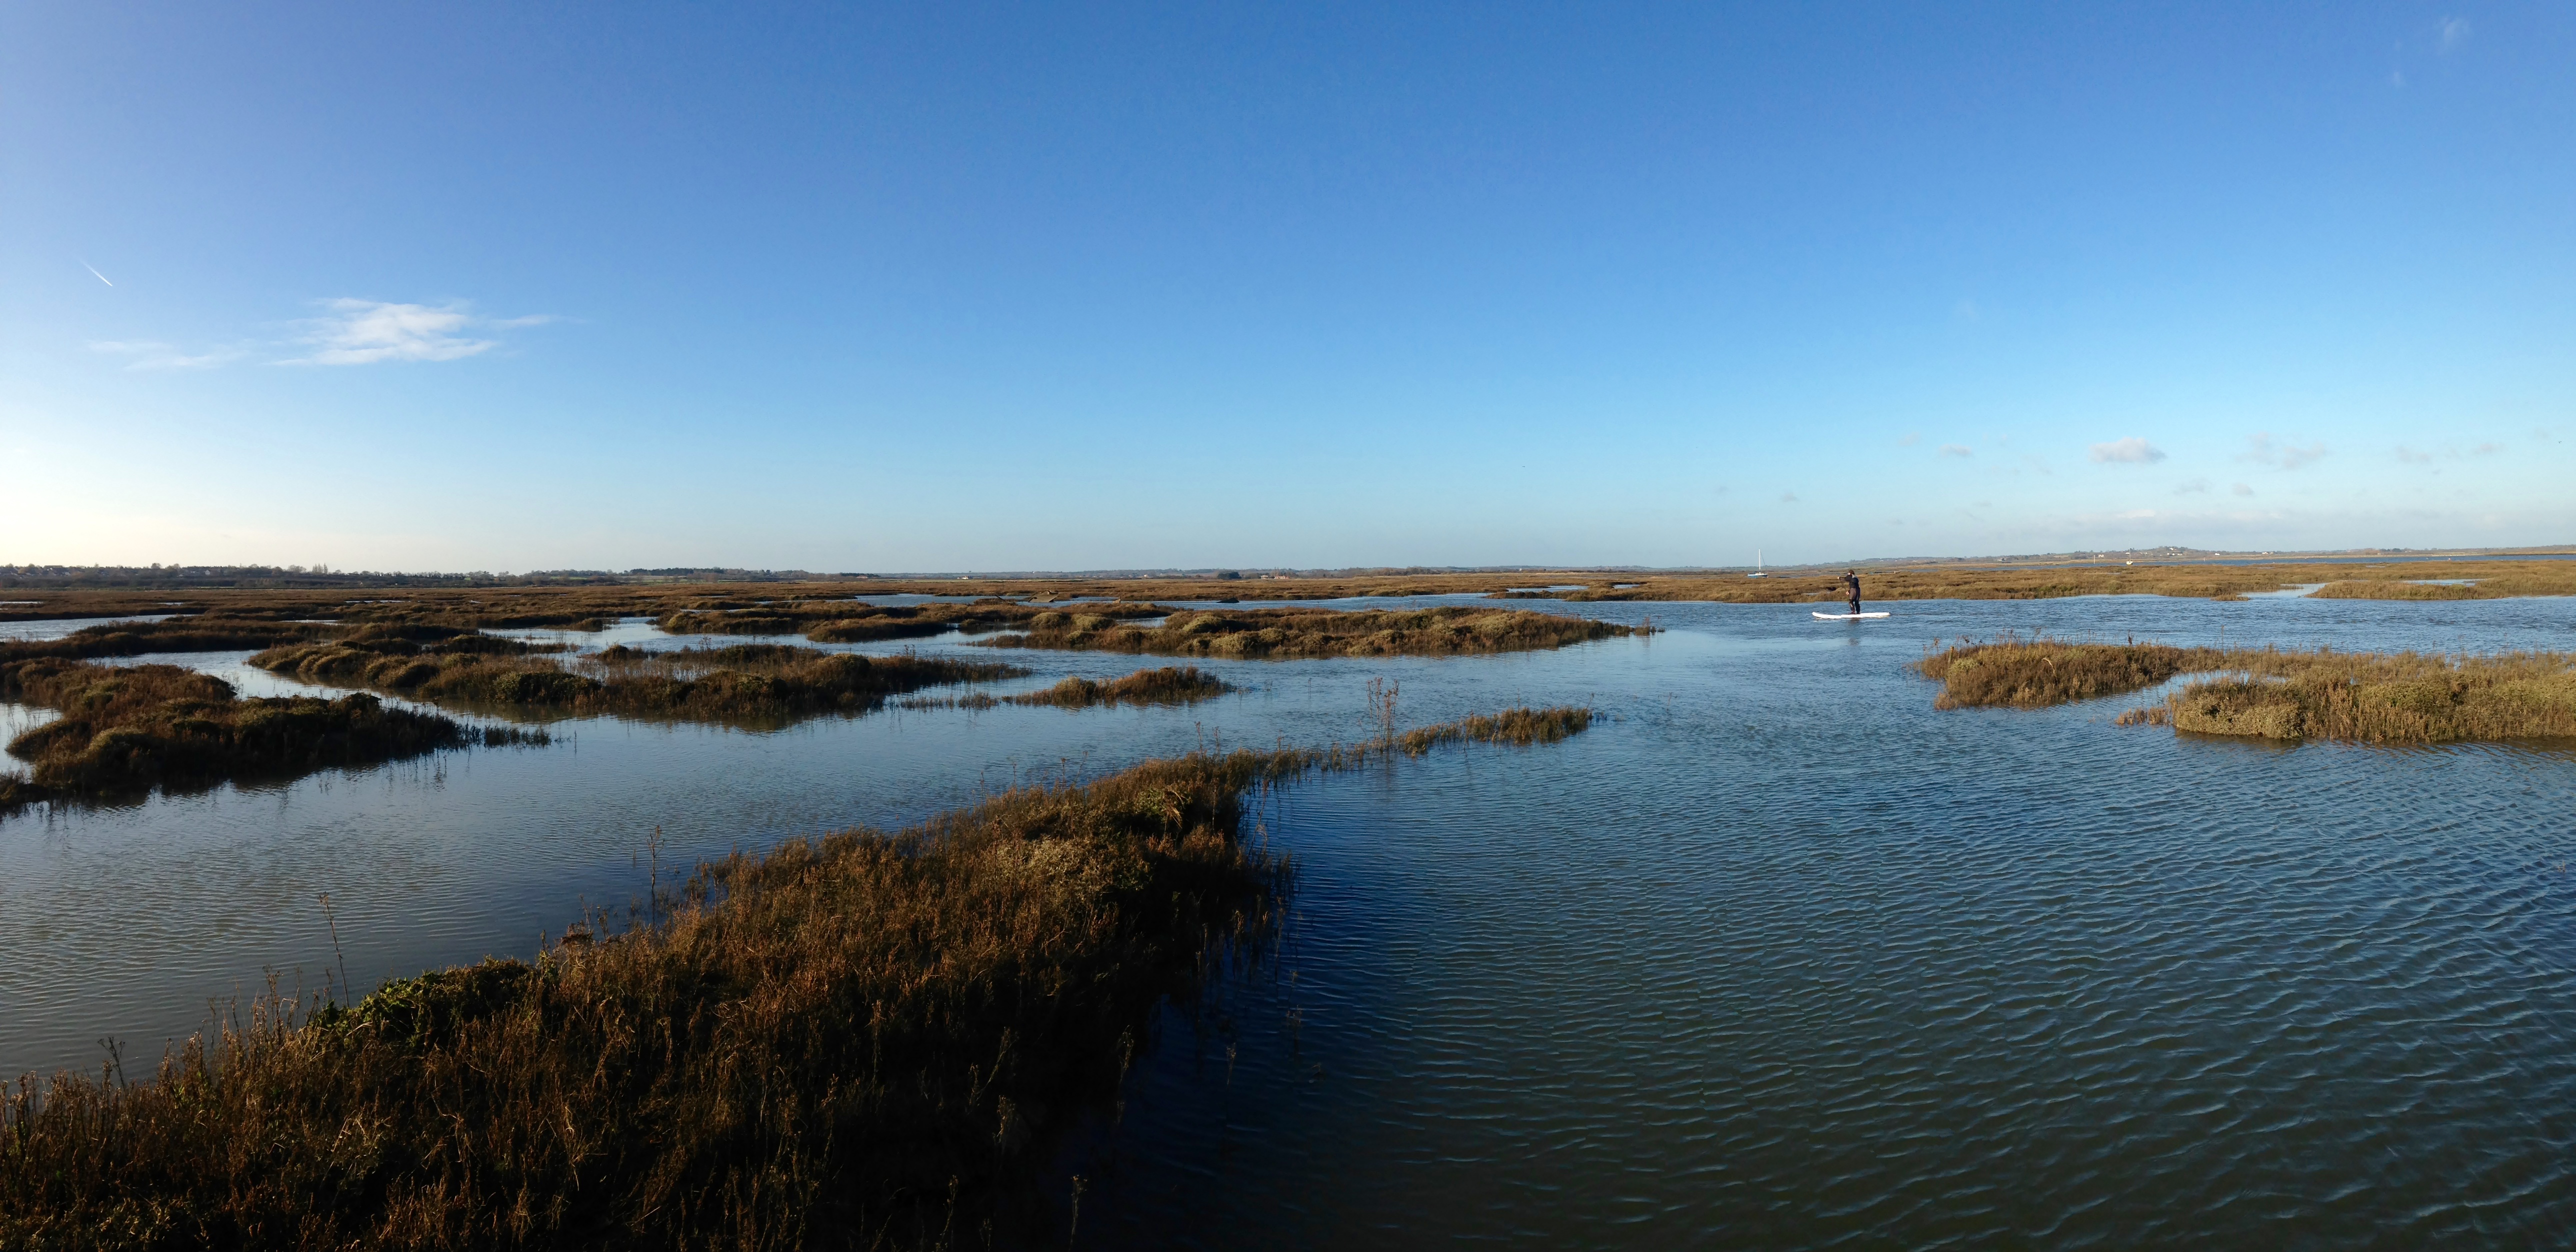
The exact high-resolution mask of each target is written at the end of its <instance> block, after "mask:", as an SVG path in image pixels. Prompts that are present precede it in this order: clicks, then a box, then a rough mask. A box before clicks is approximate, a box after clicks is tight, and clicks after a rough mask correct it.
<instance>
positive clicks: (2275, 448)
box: [2236, 431, 2326, 470]
mask: <svg viewBox="0 0 2576 1252" xmlns="http://www.w3.org/2000/svg"><path fill="white" fill-rule="evenodd" d="M2245 442H2246V444H2247V445H2248V446H2247V449H2246V452H2245V455H2243V456H2240V457H2238V458H2236V459H2237V460H2240V461H2252V462H2253V463H2255V464H2257V465H2269V466H2271V467H2273V468H2274V469H2282V470H2294V469H2297V468H2299V467H2300V466H2303V465H2314V464H2316V463H2317V462H2318V461H2321V460H2323V459H2325V455H2326V445H2325V443H2324V441H2322V440H2320V441H2318V442H2315V443H2311V444H2309V445H2308V446H2306V447H2304V448H2303V447H2300V446H2298V445H2297V444H2291V443H2284V442H2282V441H2280V440H2277V439H2274V438H2273V437H2272V433H2271V432H2270V431H2264V432H2261V433H2259V434H2255V435H2250V436H2247V437H2246V440H2245Z"/></svg>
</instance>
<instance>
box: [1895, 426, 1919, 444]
mask: <svg viewBox="0 0 2576 1252" xmlns="http://www.w3.org/2000/svg"><path fill="white" fill-rule="evenodd" d="M1921 442H1923V432H1922V431H1919V430H1909V431H1907V432H1905V436H1904V437H1903V438H1901V439H1898V440H1897V441H1896V446H1897V447H1900V448H1911V447H1913V446H1914V445H1916V444H1918V443H1921Z"/></svg>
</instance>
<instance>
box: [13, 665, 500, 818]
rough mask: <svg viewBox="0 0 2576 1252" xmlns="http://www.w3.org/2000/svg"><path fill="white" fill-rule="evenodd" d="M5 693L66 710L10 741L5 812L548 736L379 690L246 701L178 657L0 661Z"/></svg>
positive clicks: (289, 774)
mask: <svg viewBox="0 0 2576 1252" xmlns="http://www.w3.org/2000/svg"><path fill="white" fill-rule="evenodd" d="M0 698H4V699H9V700H16V701H21V702H24V703H28V704H35V705H41V706H43V707H46V708H50V709H54V710H56V711H58V712H60V713H61V714H62V716H61V718H60V719H59V720H56V721H52V722H48V723H46V724H45V725H42V726H38V727H36V728H35V729H33V730H30V731H27V732H25V733H24V734H21V735H19V736H18V737H17V738H16V739H14V740H12V741H11V742H10V744H9V755H11V756H14V757H17V758H18V759H20V760H22V761H26V762H28V764H29V767H30V768H29V771H28V776H27V778H26V779H25V780H24V781H19V780H16V779H9V778H0V813H7V812H10V811H13V810H15V809H18V808H21V807H24V806H25V805H28V804H32V803H36V802H38V801H47V800H56V801H59V800H78V801H103V800H116V799H125V798H139V797H141V796H143V795H147V794H149V793H150V792H151V790H152V789H153V788H154V787H162V788H188V787H209V786H213V785H215V784H217V783H221V782H226V781H240V780H247V779H255V778H288V777H295V776H299V775H302V774H308V773H312V772H314V771H316V770H321V769H328V768H333V767H355V766H364V765H374V764H377V763H379V762H383V761H390V760H397V759H400V758H403V757H412V756H419V755H421V754H423V753H428V752H435V751H438V750H440V749H442V748H461V747H466V746H468V745H472V744H483V745H486V746H499V745H501V744H505V743H544V742H545V741H546V739H545V735H544V733H543V732H522V731H516V730H508V729H498V728H493V729H477V728H473V727H468V726H464V725H461V724H459V723H457V722H455V721H452V720H450V719H448V718H445V717H440V716H438V715H436V714H432V713H416V712H412V711H410V710H408V709H388V708H386V707H384V705H383V704H382V703H381V702H379V701H378V700H377V699H376V698H375V697H374V696H371V695H364V694H357V695H348V696H343V697H341V698H339V699H337V700H316V699H307V698H287V699H248V700H245V699H241V698H239V697H238V696H237V695H236V694H235V693H234V691H233V688H232V685H231V684H229V683H226V682H225V681H223V680H222V679H220V678H215V677H213V676H211V675H207V674H200V673H196V672H194V671H191V670H186V669H181V668H179V667H177V666H173V665H135V666H127V667H110V666H105V665H96V664H91V663H88V662H83V661H70V660H61V659H57V658H50V657H47V658H38V659H34V660H23V661H8V662H0Z"/></svg>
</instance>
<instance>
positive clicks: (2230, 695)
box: [1919, 639, 2576, 743]
mask: <svg viewBox="0 0 2576 1252" xmlns="http://www.w3.org/2000/svg"><path fill="white" fill-rule="evenodd" d="M1919 668H1920V669H1921V671H1922V673H1923V674H1924V676H1925V677H1928V678H1934V679H1938V680H1940V681H1941V682H1942V692H1941V695H1940V696H1939V697H1937V698H1936V699H1935V701H1934V703H1935V704H1936V705H1937V706H1938V707H1941V708H1969V707H1979V706H2002V707H2010V708H2040V707H2045V706H2048V705H2054V704H2064V703H2068V702H2070V701H2074V700H2083V699H2090V698H2093V697H2096V696H2105V695H2117V694H2120V693H2123V692H2128V691H2136V690H2139V689H2142V688H2145V687H2149V686H2153V685H2155V684H2157V683H2160V682H2163V681H2165V680H2167V679H2170V678H2172V677H2174V676H2175V675H2177V674H2186V673H2190V674H2214V675H2221V676H2220V677H2213V678H2210V679H2207V680H2204V681H2200V682H2195V683H2192V684H2190V685H2189V686H2186V687H2185V688H2184V689H2183V690H2181V691H2180V692H2177V693H2175V694H2174V695H2172V696H2170V697H2168V698H2167V700H2166V701H2165V703H2164V705H2163V706H2162V707H2150V708H2147V709H2132V710H2129V711H2127V712H2124V713H2122V714H2121V715H2120V717H2119V719H2118V721H2119V723H2120V724H2122V725H2141V724H2144V725H2157V726H2166V725H2169V726H2172V727H2173V728H2174V729H2176V730H2179V731H2189V732H2192V733H2195V734H2208V735H2239V736H2251V737H2259V738H2265V739H2283V740H2296V739H2342V740H2352V741H2356V742H2363V743H2451V742H2463V741H2496V740H2507V739H2554V738H2576V655H2571V654H2568V653H2559V652H2512V653H2503V654H2498V655H2489V656H2456V657H2454V656H2440V655H2430V654H2425V653H2418V652H2398V653H2367V652H2359V653H2356V652H2336V651H2333V650H2331V649H2319V650H2315V651H2299V652H2285V651H2281V650H2279V649H2276V648H2261V649H2253V648H2235V649H2220V648H2176V647H2169V646H2166V645H2163V644H2137V643H2131V644H2069V643H2059V642H2055V641H2052V640H2046V639H2032V640H2005V641H2003V642H1999V643H1988V644H1962V645H1959V646H1957V647H1954V648H1951V649H1948V650H1947V651H1944V652H1941V653H1938V654H1935V655H1933V656H1929V657H1926V658H1924V660H1923V661H1921V662H1920V663H1919Z"/></svg>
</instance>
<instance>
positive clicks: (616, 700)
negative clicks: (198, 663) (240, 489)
mask: <svg viewBox="0 0 2576 1252" xmlns="http://www.w3.org/2000/svg"><path fill="white" fill-rule="evenodd" d="M466 638H468V639H481V640H487V641H489V642H491V643H495V644H508V643H509V642H510V641H507V640H495V639H491V637H489V636H467V637H466ZM454 642H461V640H454V641H438V642H432V643H429V644H426V645H424V644H423V643H422V642H420V641H418V640H416V639H411V638H405V637H401V636H399V635H394V634H390V633H388V634H385V635H380V636H377V637H372V638H369V637H363V632H362V635H361V636H353V637H351V638H349V639H343V640H335V641H332V642H328V643H310V644H294V645H290V646H287V647H283V648H272V649H270V650H268V651H266V652H262V653H259V654H258V655H256V656H253V657H251V658H250V663H251V664H253V665H256V666H258V667H259V668H261V669H265V670H269V671H271V672H273V673H279V674H284V675H287V676H289V677H292V678H299V679H302V680H304V681H307V682H316V683H334V684H340V685H346V686H367V687H374V688H378V689H380V690H384V691H389V692H394V693H397V694H400V695H404V696H410V697H414V698H418V699H423V700H431V701H437V702H440V703H454V704H458V705H462V706H465V707H469V708H485V709H506V710H509V711H512V712H516V713H520V714H526V715H534V716H586V715H591V714H601V713H614V714H621V715H625V716H635V717H677V718H689V719H696V720H708V721H726V722H751V723H760V722H774V721H779V720H784V719H790V718H796V717H807V716H813V715H815V714H821V713H860V712H866V711H868V710H870V709H874V708H876V707H878V706H880V705H882V704H884V703H885V701H886V700H887V699H888V698H889V697H892V696H897V695H901V694H903V693H905V692H910V691H918V690H920V689H922V688H924V687H932V686H939V685H942V684H948V683H968V682H985V681H990V680H993V679H999V678H1013V677H1018V676H1019V675H1022V674H1025V673H1027V671H1026V670H1023V669H1020V668H1019V667H1017V666H1012V665H1001V664H992V663H978V662H971V661H952V660H945V659H941V658H933V657H916V656H908V655H907V656H875V657H871V656H859V655H857V654H855V653H846V652H822V651H818V650H816V649H813V648H800V647H794V646H790V645H785V644H735V645H732V646H730V647H718V648H680V649H673V650H667V651H641V650H638V649H633V648H627V647H624V646H619V647H612V648H609V649H606V650H605V651H602V652H600V653H598V654H596V655H594V656H588V657H578V658H570V659H557V658H554V657H550V656H531V655H526V654H524V653H519V652H512V651H509V650H508V649H506V648H501V649H490V648H485V647H481V646H479V645H478V646H475V647H470V648H465V649H462V650H448V649H449V645H450V644H451V643H454Z"/></svg>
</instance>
